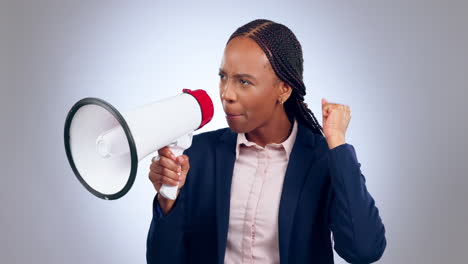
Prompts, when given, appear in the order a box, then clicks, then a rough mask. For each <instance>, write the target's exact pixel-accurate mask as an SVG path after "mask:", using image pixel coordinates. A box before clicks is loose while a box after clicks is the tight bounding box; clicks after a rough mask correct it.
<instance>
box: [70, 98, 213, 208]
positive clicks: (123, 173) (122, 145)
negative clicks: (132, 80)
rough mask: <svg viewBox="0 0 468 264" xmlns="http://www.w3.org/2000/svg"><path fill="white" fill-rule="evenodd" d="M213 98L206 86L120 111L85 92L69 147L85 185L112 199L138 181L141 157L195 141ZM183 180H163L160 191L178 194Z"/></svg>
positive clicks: (74, 114) (75, 113) (209, 113)
mask: <svg viewBox="0 0 468 264" xmlns="http://www.w3.org/2000/svg"><path fill="white" fill-rule="evenodd" d="M213 113H214V108H213V102H212V100H211V98H210V97H209V96H208V94H207V93H206V92H205V91H204V90H194V91H191V90H189V89H183V90H182V93H181V94H179V95H176V96H173V97H170V98H167V99H164V100H160V101H156V102H153V103H151V104H147V105H144V106H142V107H138V108H136V109H134V110H130V111H128V112H125V113H123V114H121V113H120V112H119V111H117V109H115V108H114V107H113V106H112V105H110V104H109V103H107V102H105V101H103V100H101V99H98V98H84V99H82V100H80V101H78V102H77V103H76V104H75V105H73V107H72V108H71V110H70V112H69V113H68V116H67V118H66V121H65V131H64V140H65V151H66V153H67V158H68V161H69V162H70V166H71V168H72V170H73V172H74V173H75V175H76V177H77V178H78V180H79V181H80V182H81V183H82V184H83V186H84V187H85V188H86V189H87V190H88V191H90V192H91V193H92V194H94V195H95V196H97V197H99V198H102V199H106V200H113V199H118V198H120V197H122V196H123V195H125V194H126V193H127V192H128V191H129V190H130V188H131V187H132V185H133V182H134V181H135V176H136V173H137V167H138V162H139V161H140V160H142V159H143V158H145V157H146V156H148V155H149V154H151V153H153V152H155V151H157V150H158V149H161V148H163V147H165V146H169V148H170V149H171V151H172V152H173V153H174V155H175V156H176V157H177V156H179V155H182V153H183V152H184V150H185V149H187V148H189V147H190V146H191V144H192V136H193V132H194V131H195V130H197V129H199V128H201V127H203V126H204V125H205V124H207V123H208V122H209V121H211V119H212V117H213ZM177 190H178V186H169V185H163V186H162V187H161V189H160V190H159V192H160V194H161V195H163V196H164V197H166V198H168V199H172V200H174V199H176V197H177Z"/></svg>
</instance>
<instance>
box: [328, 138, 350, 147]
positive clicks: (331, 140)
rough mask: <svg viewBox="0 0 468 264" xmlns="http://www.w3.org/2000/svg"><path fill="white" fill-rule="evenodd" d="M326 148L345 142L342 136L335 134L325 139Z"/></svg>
mask: <svg viewBox="0 0 468 264" xmlns="http://www.w3.org/2000/svg"><path fill="white" fill-rule="evenodd" d="M327 143H328V148H329V149H333V148H336V147H338V146H340V145H343V144H345V143H346V140H345V137H344V136H335V137H330V138H328V139H327Z"/></svg>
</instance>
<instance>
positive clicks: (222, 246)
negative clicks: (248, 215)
mask: <svg viewBox="0 0 468 264" xmlns="http://www.w3.org/2000/svg"><path fill="white" fill-rule="evenodd" d="M236 142H237V134H236V133H234V132H233V131H232V130H231V129H230V128H227V129H226V131H225V132H224V133H223V134H222V135H221V137H220V142H219V144H217V145H216V157H215V159H216V176H215V179H216V216H217V218H216V219H217V223H216V224H217V237H218V243H217V245H218V248H217V251H218V263H220V264H222V263H224V254H225V253H226V241H227V232H228V227H229V207H230V197H231V182H232V174H233V170H234V162H235V158H236Z"/></svg>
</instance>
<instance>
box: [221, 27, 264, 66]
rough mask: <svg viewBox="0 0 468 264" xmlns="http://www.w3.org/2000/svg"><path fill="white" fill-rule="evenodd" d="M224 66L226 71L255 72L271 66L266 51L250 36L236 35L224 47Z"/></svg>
mask: <svg viewBox="0 0 468 264" xmlns="http://www.w3.org/2000/svg"><path fill="white" fill-rule="evenodd" d="M221 64H222V65H221V66H222V68H223V70H225V71H233V72H243V73H249V72H250V73H255V72H258V71H263V70H267V69H268V68H269V67H270V62H269V61H268V58H267V56H266V55H265V52H263V50H262V49H261V48H260V46H258V44H257V43H256V42H255V41H254V40H253V39H251V38H249V37H244V36H241V37H235V38H233V39H232V40H231V41H230V42H229V43H228V45H227V46H226V48H225V49H224V54H223V60H222V63H221Z"/></svg>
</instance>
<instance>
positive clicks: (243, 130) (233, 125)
mask: <svg viewBox="0 0 468 264" xmlns="http://www.w3.org/2000/svg"><path fill="white" fill-rule="evenodd" d="M227 123H228V125H229V128H231V130H232V131H233V132H234V133H247V132H248V131H247V129H246V128H245V127H244V126H243V125H240V124H238V123H237V122H232V121H229V120H228V121H227Z"/></svg>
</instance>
